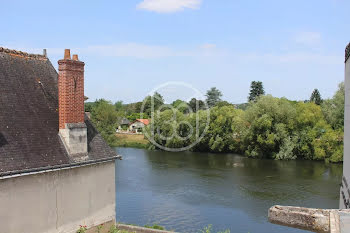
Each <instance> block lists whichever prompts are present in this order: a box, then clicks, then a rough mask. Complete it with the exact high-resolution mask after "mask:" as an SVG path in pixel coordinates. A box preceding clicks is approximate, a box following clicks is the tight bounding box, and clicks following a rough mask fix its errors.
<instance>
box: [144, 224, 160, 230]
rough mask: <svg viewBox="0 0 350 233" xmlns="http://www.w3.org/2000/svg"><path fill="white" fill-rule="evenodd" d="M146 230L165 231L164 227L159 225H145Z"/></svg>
mask: <svg viewBox="0 0 350 233" xmlns="http://www.w3.org/2000/svg"><path fill="white" fill-rule="evenodd" d="M145 227H146V228H151V229H156V230H165V228H164V227H163V226H160V225H158V224H153V225H152V226H150V225H145Z"/></svg>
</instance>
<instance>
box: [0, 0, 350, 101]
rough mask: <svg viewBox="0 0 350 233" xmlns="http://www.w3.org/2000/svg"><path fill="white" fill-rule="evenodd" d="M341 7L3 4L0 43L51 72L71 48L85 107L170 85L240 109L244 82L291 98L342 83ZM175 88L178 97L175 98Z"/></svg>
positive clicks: (196, 0) (227, 1) (299, 1)
mask: <svg viewBox="0 0 350 233" xmlns="http://www.w3.org/2000/svg"><path fill="white" fill-rule="evenodd" d="M348 9H350V1H347V0H307V1H306V0H291V1H287V0H283V1H281V0H255V1H253V0H124V1H121V0H119V1H17V0H13V1H2V3H1V14H0V20H1V22H2V24H1V31H0V35H1V36H0V38H1V39H0V46H3V47H8V48H11V49H19V50H24V51H28V52H34V53H41V51H42V49H43V48H47V50H48V55H49V58H50V60H51V62H52V63H53V65H54V66H55V67H57V60H58V59H60V58H62V57H63V50H64V49H65V48H70V49H71V51H72V53H77V54H79V58H80V60H82V61H84V62H85V63H86V69H85V93H86V95H87V96H88V97H89V98H90V100H95V99H96V98H106V99H109V100H112V101H113V102H114V101H117V100H123V101H124V102H125V103H129V102H133V101H139V100H141V99H142V98H143V97H144V96H145V95H146V94H147V93H149V91H151V90H152V89H153V88H154V87H156V86H158V85H161V84H163V83H165V82H169V81H177V82H186V83H188V84H190V85H192V86H193V87H195V88H197V89H199V90H200V91H201V92H205V91H206V90H207V89H209V88H210V87H213V86H215V87H217V88H218V89H220V90H221V91H222V93H223V95H224V96H223V99H225V100H227V101H229V102H233V103H242V102H246V99H247V95H248V92H249V86H250V82H251V81H253V80H260V81H262V82H263V83H264V87H265V91H266V93H268V94H272V95H273V96H277V97H283V96H284V97H287V98H289V99H293V100H302V99H307V98H309V96H310V94H311V92H312V90H313V89H314V88H318V89H319V90H320V92H321V95H322V96H323V97H325V98H328V97H331V96H332V95H333V94H334V92H335V91H336V89H337V85H338V83H340V82H341V81H343V79H344V48H345V46H346V44H347V43H348V42H349V41H350V30H348V28H349V20H348V19H349V18H348V17H349V10H348ZM181 94H182V93H181V90H180V91H179V93H178V95H179V96H180V97H181Z"/></svg>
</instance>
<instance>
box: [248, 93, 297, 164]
mask: <svg viewBox="0 0 350 233" xmlns="http://www.w3.org/2000/svg"><path fill="white" fill-rule="evenodd" d="M295 117H296V111H295V108H294V107H293V105H292V104H291V103H290V102H289V101H288V100H287V99H285V98H282V99H279V98H274V97H272V96H271V95H267V96H261V97H260V98H259V99H258V100H257V102H256V103H253V104H252V105H250V106H249V107H248V109H247V110H246V112H245V119H246V120H247V122H248V124H249V130H248V131H247V133H246V135H245V136H244V144H245V146H246V150H245V154H246V155H247V156H249V157H259V158H263V157H265V158H274V159H295V156H294V155H293V154H292V153H290V150H291V148H292V149H294V145H291V144H292V143H293V142H294V138H293V135H292V134H291V132H292V130H293V122H294V119H295ZM281 149H283V150H282V151H281Z"/></svg>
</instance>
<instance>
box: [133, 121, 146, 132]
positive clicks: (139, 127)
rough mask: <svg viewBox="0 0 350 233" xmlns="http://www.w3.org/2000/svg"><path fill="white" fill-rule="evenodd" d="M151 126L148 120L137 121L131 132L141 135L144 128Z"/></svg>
mask: <svg viewBox="0 0 350 233" xmlns="http://www.w3.org/2000/svg"><path fill="white" fill-rule="evenodd" d="M148 124H149V120H148V119H136V120H135V121H134V122H133V123H131V124H130V126H129V130H130V131H133V132H136V133H139V132H142V130H143V128H144V127H145V126H146V125H148Z"/></svg>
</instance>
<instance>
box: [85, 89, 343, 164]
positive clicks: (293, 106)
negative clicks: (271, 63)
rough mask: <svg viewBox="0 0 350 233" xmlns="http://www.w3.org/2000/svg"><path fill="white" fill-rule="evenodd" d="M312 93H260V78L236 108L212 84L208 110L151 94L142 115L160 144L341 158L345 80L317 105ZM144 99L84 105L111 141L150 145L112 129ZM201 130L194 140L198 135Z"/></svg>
mask: <svg viewBox="0 0 350 233" xmlns="http://www.w3.org/2000/svg"><path fill="white" fill-rule="evenodd" d="M314 93H315V94H313V97H312V98H311V100H312V101H307V102H301V101H300V102H298V101H290V100H288V99H286V98H275V97H272V96H271V95H264V90H263V87H262V83H261V82H252V86H251V93H250V94H251V95H250V102H249V103H247V104H243V105H236V106H238V108H235V106H234V105H232V104H231V103H229V102H227V101H222V100H221V96H222V94H221V92H220V91H219V90H218V89H216V88H211V89H210V90H209V91H208V93H207V102H208V104H209V106H210V108H209V109H206V107H205V104H204V102H203V101H201V100H197V99H195V98H193V99H191V101H190V102H189V103H186V102H184V101H182V100H175V101H174V102H173V103H172V104H171V105H164V100H163V97H162V96H161V95H160V94H159V93H154V95H153V96H147V97H146V98H145V101H144V107H145V111H144V112H146V114H145V115H143V116H142V117H143V118H150V117H152V116H153V119H152V120H153V122H154V125H153V126H151V125H149V126H147V127H146V128H145V132H146V133H147V134H148V135H150V136H151V137H152V138H153V140H154V141H155V142H156V143H157V144H158V147H168V148H184V147H188V146H190V145H192V144H194V146H193V147H192V148H191V150H193V151H203V152H233V153H240V154H245V155H246V156H248V157H253V158H271V159H279V160H289V159H297V158H299V159H309V160H323V161H327V162H340V161H342V160H343V128H344V126H343V125H344V102H345V100H344V84H343V83H341V84H340V85H339V89H338V91H337V92H336V93H335V95H334V96H333V98H331V99H328V100H325V101H323V103H322V104H321V105H318V103H320V101H322V100H321V97H320V95H319V92H318V91H317V89H316V90H315V91H314ZM317 93H318V94H317ZM152 101H153V102H154V110H156V111H155V112H154V114H151V110H152V107H151V103H152ZM142 104H143V103H142V102H137V103H133V104H123V103H122V102H121V101H118V102H116V103H115V104H112V103H111V102H109V101H106V100H104V99H100V100H96V101H95V102H93V103H92V102H88V103H86V108H87V109H89V111H90V112H91V119H92V122H93V123H94V124H95V125H96V127H97V129H98V130H99V132H100V133H101V135H102V136H103V137H104V139H105V140H106V141H107V142H108V143H109V144H110V145H114V146H116V145H117V146H135V147H142V148H145V147H148V148H150V144H149V143H148V142H147V141H146V139H145V138H142V139H141V140H129V139H127V140H126V139H125V140H124V139H123V138H119V137H116V136H115V128H116V126H118V122H119V121H120V119H122V118H123V117H127V118H128V119H129V120H130V121H134V120H135V119H138V118H142V117H141V115H140V109H141V106H142ZM197 106H198V108H197ZM189 108H191V109H192V110H193V111H191V110H189ZM239 108H243V110H242V109H239ZM208 112H210V118H209V122H208V118H207V117H208ZM148 114H150V115H148ZM204 132H206V133H205V134H204V136H203V138H201V140H200V141H199V142H198V140H199V138H198V136H199V135H202V133H204ZM140 136H142V135H140Z"/></svg>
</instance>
